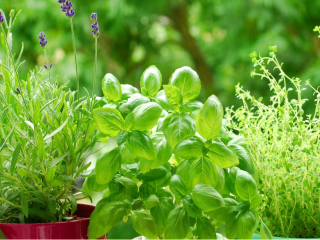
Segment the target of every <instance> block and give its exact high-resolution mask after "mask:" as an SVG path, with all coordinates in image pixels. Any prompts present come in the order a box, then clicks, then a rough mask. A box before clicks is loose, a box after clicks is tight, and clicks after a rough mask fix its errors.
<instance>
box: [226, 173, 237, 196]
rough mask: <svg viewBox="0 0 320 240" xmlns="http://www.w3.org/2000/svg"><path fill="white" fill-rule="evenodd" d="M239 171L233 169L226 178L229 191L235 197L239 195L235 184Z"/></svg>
mask: <svg viewBox="0 0 320 240" xmlns="http://www.w3.org/2000/svg"><path fill="white" fill-rule="evenodd" d="M238 170H239V168H237V167H233V168H231V169H230V171H229V172H228V174H227V177H226V187H227V189H228V191H229V192H231V193H232V194H233V195H237V193H236V188H235V183H236V176H237V173H238Z"/></svg>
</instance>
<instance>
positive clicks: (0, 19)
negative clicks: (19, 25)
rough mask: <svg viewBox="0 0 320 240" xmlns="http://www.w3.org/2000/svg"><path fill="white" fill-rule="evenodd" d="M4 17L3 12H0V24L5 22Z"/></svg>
mask: <svg viewBox="0 0 320 240" xmlns="http://www.w3.org/2000/svg"><path fill="white" fill-rule="evenodd" d="M3 21H4V17H3V16H2V13H1V12H0V24H1V23H3Z"/></svg>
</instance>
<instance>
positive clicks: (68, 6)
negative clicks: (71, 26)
mask: <svg viewBox="0 0 320 240" xmlns="http://www.w3.org/2000/svg"><path fill="white" fill-rule="evenodd" d="M58 2H59V3H62V6H61V7H60V8H61V10H62V12H64V13H65V14H66V16H67V17H70V18H72V17H73V16H74V14H75V12H74V10H73V9H72V2H71V1H68V0H58Z"/></svg>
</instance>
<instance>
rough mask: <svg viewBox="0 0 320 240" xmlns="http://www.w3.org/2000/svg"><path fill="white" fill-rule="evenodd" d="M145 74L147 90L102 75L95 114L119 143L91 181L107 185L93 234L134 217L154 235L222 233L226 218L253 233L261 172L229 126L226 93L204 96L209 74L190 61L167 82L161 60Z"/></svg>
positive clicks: (89, 188)
mask: <svg viewBox="0 0 320 240" xmlns="http://www.w3.org/2000/svg"><path fill="white" fill-rule="evenodd" d="M140 82H141V93H140V92H139V90H138V89H136V88H134V87H132V86H130V85H126V84H125V85H121V84H120V82H119V81H118V80H117V78H116V77H115V76H113V75H111V74H110V73H108V74H106V76H105V77H104V78H103V80H102V86H103V88H104V89H103V90H104V92H105V93H106V95H105V97H104V101H105V102H106V104H105V106H104V107H103V108H97V109H95V110H94V112H93V118H94V119H95V122H96V125H97V127H98V129H99V130H100V132H101V133H102V134H103V135H104V136H106V137H110V138H111V137H113V138H115V139H116V141H117V143H118V146H117V147H116V148H114V149H113V150H111V151H110V152H107V153H106V154H105V155H104V156H103V157H101V158H100V159H98V161H97V165H96V168H95V169H94V170H93V172H92V173H91V174H90V176H89V177H88V178H87V179H86V181H85V183H84V187H83V188H84V190H85V191H86V192H88V193H93V192H95V191H104V198H103V199H102V200H101V201H100V202H99V203H98V205H97V208H96V210H95V211H94V213H93V215H92V217H91V219H90V225H89V238H97V237H100V236H101V235H102V234H104V233H107V232H109V231H110V230H111V229H112V227H114V226H116V225H118V224H119V223H121V221H122V220H124V221H126V220H127V219H128V218H129V217H130V218H131V222H132V226H133V227H134V229H135V230H136V231H137V232H138V233H139V234H141V235H144V236H145V237H147V238H167V239H184V238H191V237H193V236H194V237H196V236H197V237H199V238H211V239H214V238H216V228H217V227H218V226H223V225H225V226H226V235H227V237H228V238H236V237H238V238H243V239H247V238H251V237H252V234H253V231H254V230H255V229H256V226H257V224H258V221H259V220H258V212H257V208H258V207H259V206H260V203H261V201H262V196H261V195H260V194H259V193H258V190H257V184H256V182H255V180H254V178H253V177H252V176H251V175H250V174H249V173H248V172H250V173H252V174H253V175H254V173H255V172H254V168H253V167H248V166H253V165H252V162H251V159H250V157H249V154H248V153H247V150H246V145H245V144H244V141H243V138H241V137H238V136H236V135H234V134H231V133H227V132H226V130H225V129H224V128H222V122H223V107H222V104H221V103H220V101H219V99H218V98H217V97H216V96H214V95H212V96H210V97H209V98H208V99H207V101H206V102H205V103H204V104H203V103H201V102H199V101H197V100H196V99H197V97H198V95H199V93H200V88H201V82H200V80H199V76H198V74H197V73H196V72H195V71H193V70H192V69H191V68H189V67H182V68H179V69H177V70H176V71H175V72H174V73H173V74H172V76H171V78H170V80H169V85H164V86H163V88H164V90H161V83H162V76H161V73H160V71H159V70H158V69H157V68H156V67H155V66H150V67H149V68H147V69H146V70H145V71H144V73H143V74H142V77H141V81H140ZM102 138H104V137H103V136H102ZM232 146H233V147H232ZM233 148H238V150H239V151H234V150H233ZM244 156H245V157H244ZM239 162H241V164H239ZM236 166H239V167H240V168H242V169H240V168H238V167H236ZM226 213H227V214H226ZM266 229H267V228H266ZM268 236H269V235H268Z"/></svg>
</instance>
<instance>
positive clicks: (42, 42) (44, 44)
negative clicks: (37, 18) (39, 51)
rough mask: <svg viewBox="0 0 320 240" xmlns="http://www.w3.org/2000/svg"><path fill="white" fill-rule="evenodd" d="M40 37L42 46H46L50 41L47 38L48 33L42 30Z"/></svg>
mask: <svg viewBox="0 0 320 240" xmlns="http://www.w3.org/2000/svg"><path fill="white" fill-rule="evenodd" d="M39 39H40V41H39V43H40V45H41V47H42V48H44V47H45V46H46V45H47V43H48V41H47V40H46V35H45V34H44V32H40V33H39Z"/></svg>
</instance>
